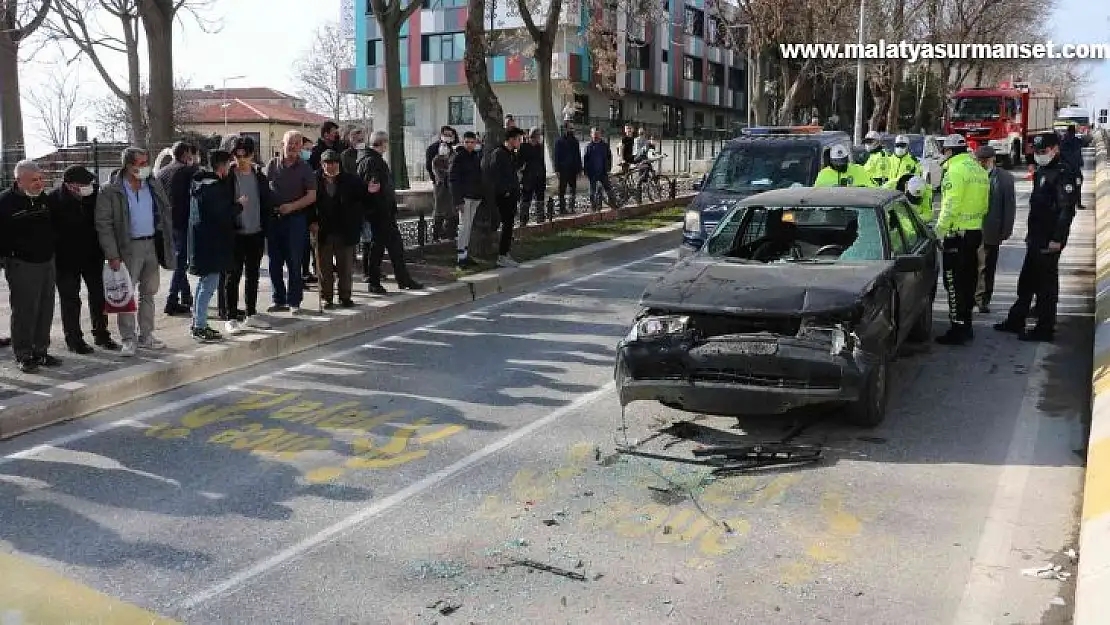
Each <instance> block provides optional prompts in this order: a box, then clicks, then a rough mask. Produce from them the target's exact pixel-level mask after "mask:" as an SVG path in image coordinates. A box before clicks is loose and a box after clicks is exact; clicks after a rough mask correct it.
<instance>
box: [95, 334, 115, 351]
mask: <svg viewBox="0 0 1110 625" xmlns="http://www.w3.org/2000/svg"><path fill="white" fill-rule="evenodd" d="M93 343H94V344H95V345H96V346H97V347H99V348H100V349H103V350H107V351H110V352H118V351H119V350H120V345H119V343H117V342H115V341H113V340H112V339H111V337H107V338H100V339H96V340H95V341H93Z"/></svg>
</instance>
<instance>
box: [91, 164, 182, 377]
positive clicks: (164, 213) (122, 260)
mask: <svg viewBox="0 0 1110 625" xmlns="http://www.w3.org/2000/svg"><path fill="white" fill-rule="evenodd" d="M149 159H150V155H149V153H148V152H147V151H146V150H143V149H142V148H134V147H132V148H127V149H126V150H124V151H123V154H122V155H121V158H120V160H121V161H122V162H121V165H122V167H121V168H120V170H119V171H118V172H114V173H113V174H112V179H111V180H110V181H109V182H108V184H106V185H104V186H103V187H101V188H100V193H99V194H98V195H97V197H96V232H97V235H98V236H99V238H100V248H101V249H102V250H104V256H105V257H107V258H108V264H109V265H110V266H111V267H112V269H113V270H119V267H120V265H121V264H123V265H126V266H127V271H128V273H130V274H131V281H132V282H134V283H136V284H135V289H136V292H137V294H138V299H139V302H138V303H139V310H138V313H137V314H136V313H121V314H120V315H118V316H119V334H120V338H122V339H123V351H122V352H121V353H122V355H124V356H134V355H135V350H136V348H140V347H141V348H143V349H156V350H157V349H164V348H165V347H166V344H165V343H163V342H162V341H160V340H158V339H157V338H156V337H155V336H154V297H155V295H156V294H157V293H158V282H159V280H160V279H161V269H160V266H161V262H162V261H163V260H164V261H165V263H166V265H167V269H171V270H172V269H174V268H175V267H176V264H177V257H176V256H175V255H174V253H173V251H174V239H173V215H172V212H171V211H172V209H173V204H171V203H170V199H169V197H168V196H167V195H166V191H165V189H164V188H163V187H162V183H160V182H158V179H157V178H155V177H154V176H152V175H151V174H150V165H149V162H150V160H149ZM159 241H161V244H162V249H158V248H157V245H158V242H159ZM136 322H137V325H138V328H136Z"/></svg>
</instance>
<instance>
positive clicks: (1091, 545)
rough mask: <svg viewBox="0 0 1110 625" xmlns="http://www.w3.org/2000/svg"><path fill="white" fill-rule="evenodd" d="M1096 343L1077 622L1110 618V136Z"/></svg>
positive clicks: (1098, 211)
mask: <svg viewBox="0 0 1110 625" xmlns="http://www.w3.org/2000/svg"><path fill="white" fill-rule="evenodd" d="M1093 145H1094V146H1095V150H1096V163H1095V179H1094V184H1095V206H1094V210H1095V341H1094V368H1093V371H1092V373H1091V386H1092V396H1091V402H1092V404H1091V433H1090V439H1089V441H1088V445H1087V470H1086V478H1085V482H1086V483H1085V485H1084V488H1083V512H1082V518H1081V521H1080V535H1079V575H1078V579H1077V582H1076V592H1075V620H1074V623H1075V625H1103V624H1104V623H1106V622H1107V619H1108V618H1110V617H1108V616H1107V615H1110V163H1108V162H1107V153H1108V151H1110V134H1108V133H1107V132H1106V131H1102V132H1100V133H1098V134H1097V135H1096V136H1095V139H1094V142H1093Z"/></svg>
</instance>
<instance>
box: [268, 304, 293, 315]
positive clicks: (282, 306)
mask: <svg viewBox="0 0 1110 625" xmlns="http://www.w3.org/2000/svg"><path fill="white" fill-rule="evenodd" d="M266 312H270V313H278V312H289V307H288V306H286V305H285V304H274V305H273V306H270V307H269V308H267V309H266Z"/></svg>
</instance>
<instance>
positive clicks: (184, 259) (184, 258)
mask: <svg viewBox="0 0 1110 625" xmlns="http://www.w3.org/2000/svg"><path fill="white" fill-rule="evenodd" d="M173 254H174V256H175V257H176V258H177V268H176V269H174V270H173V277H172V278H171V279H170V292H169V293H168V294H167V296H166V304H179V303H182V304H188V303H189V301H190V300H192V299H193V295H192V293H190V291H189V274H188V271H187V270H188V269H189V232H188V231H187V230H177V229H174V231H173Z"/></svg>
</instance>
